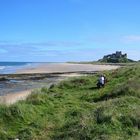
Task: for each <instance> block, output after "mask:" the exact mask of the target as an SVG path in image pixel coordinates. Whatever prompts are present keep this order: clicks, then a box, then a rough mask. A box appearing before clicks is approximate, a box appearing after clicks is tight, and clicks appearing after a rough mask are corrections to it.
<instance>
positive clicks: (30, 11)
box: [0, 0, 140, 62]
mask: <svg viewBox="0 0 140 140" xmlns="http://www.w3.org/2000/svg"><path fill="white" fill-rule="evenodd" d="M139 7H140V0H0V61H34V62H43V61H46V62H62V61H90V60H98V59H99V58H101V57H102V56H103V55H106V54H109V53H113V52H115V51H117V50H118V51H119V50H120V51H122V52H123V53H128V57H129V58H131V59H135V60H139V59H140V28H139V26H140V18H139V15H140V8H139Z"/></svg>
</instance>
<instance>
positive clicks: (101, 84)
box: [97, 75, 106, 88]
mask: <svg viewBox="0 0 140 140" xmlns="http://www.w3.org/2000/svg"><path fill="white" fill-rule="evenodd" d="M105 79H106V78H105V76H104V75H100V77H99V79H98V82H97V87H98V88H101V87H104V85H105Z"/></svg>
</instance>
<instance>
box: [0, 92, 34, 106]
mask: <svg viewBox="0 0 140 140" xmlns="http://www.w3.org/2000/svg"><path fill="white" fill-rule="evenodd" d="M31 92H32V90H25V91H20V92H15V93H9V94H6V95H4V96H0V103H1V104H6V105H10V104H13V103H15V102H17V101H19V100H25V99H26V98H27V96H29V95H30V94H31Z"/></svg>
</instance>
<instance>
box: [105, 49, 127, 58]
mask: <svg viewBox="0 0 140 140" xmlns="http://www.w3.org/2000/svg"><path fill="white" fill-rule="evenodd" d="M116 58H127V54H126V53H125V54H122V52H121V51H116V53H113V54H109V55H105V56H104V57H103V59H116Z"/></svg>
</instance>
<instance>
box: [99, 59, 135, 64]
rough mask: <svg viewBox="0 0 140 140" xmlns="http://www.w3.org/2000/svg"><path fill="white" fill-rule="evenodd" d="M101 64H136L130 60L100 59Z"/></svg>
mask: <svg viewBox="0 0 140 140" xmlns="http://www.w3.org/2000/svg"><path fill="white" fill-rule="evenodd" d="M99 62H104V63H132V62H135V61H133V60H131V59H128V58H103V59H100V60H99Z"/></svg>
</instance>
